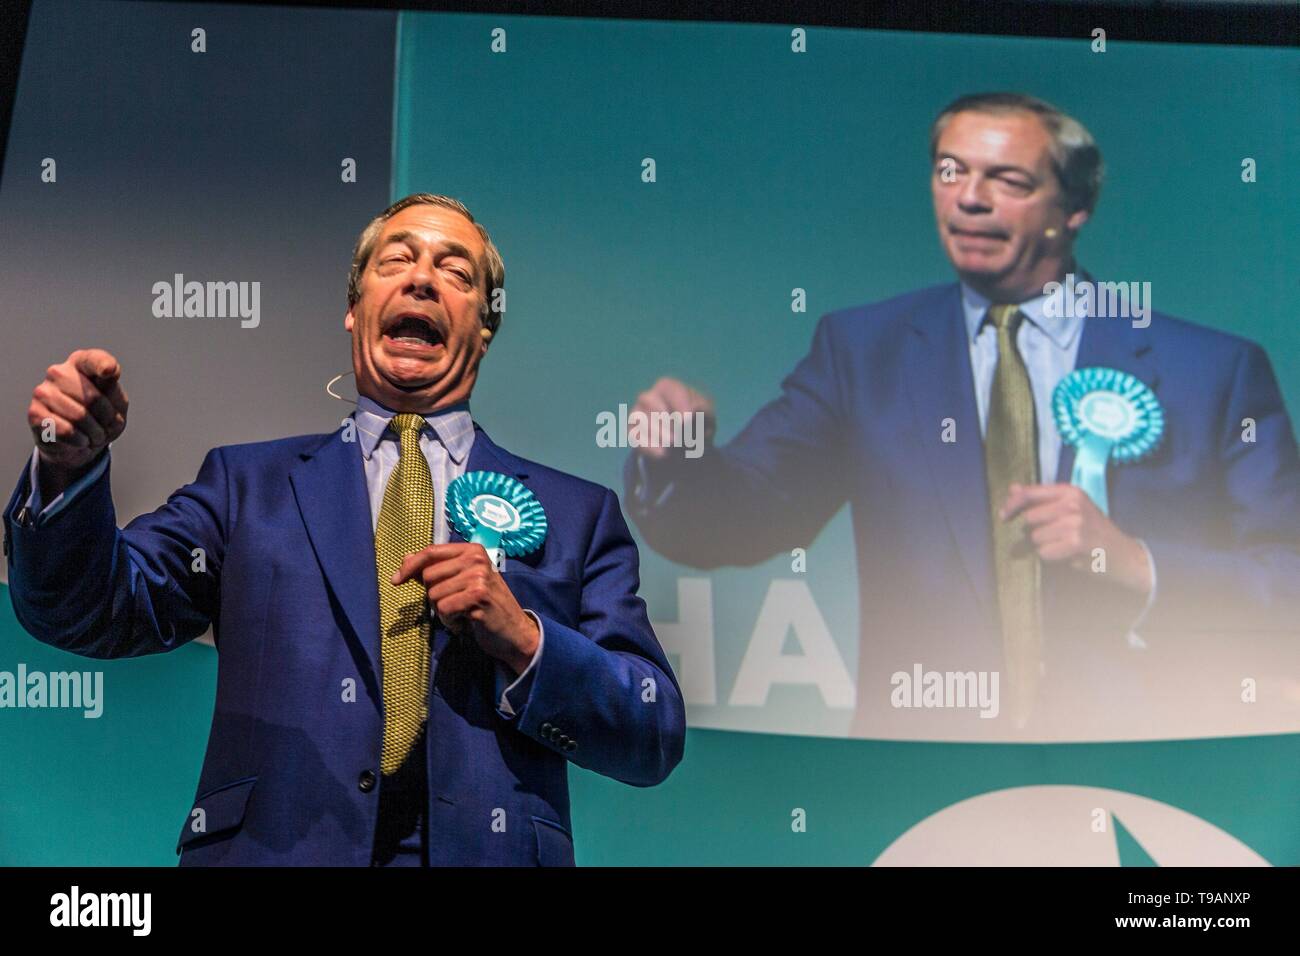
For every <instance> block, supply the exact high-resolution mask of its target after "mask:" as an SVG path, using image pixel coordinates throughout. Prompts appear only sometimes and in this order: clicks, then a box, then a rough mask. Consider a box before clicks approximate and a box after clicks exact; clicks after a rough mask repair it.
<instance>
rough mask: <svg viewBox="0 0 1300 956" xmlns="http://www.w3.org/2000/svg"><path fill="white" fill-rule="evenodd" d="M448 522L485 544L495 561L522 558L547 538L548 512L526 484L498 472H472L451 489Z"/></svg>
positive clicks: (464, 536)
mask: <svg viewBox="0 0 1300 956" xmlns="http://www.w3.org/2000/svg"><path fill="white" fill-rule="evenodd" d="M447 523H448V524H450V525H451V526H452V527H453V528H455V529H456V530H457V531H458V532H459V533H460V535H461V537H463V538H464V539H465V540H466V541H469V542H470V543H471V544H481V545H483V547H484V548H485V549H486V550H487V553H488V557H490V558H491V559H492V564H493V565H494V566H496V567H498V568H499V567H501V558H502V555H503V554H505V555H509V556H510V557H512V558H518V557H521V556H522V555H525V554H530V553H532V552H533V551H536V550H537V549H538V548H539V547H541V544H542V542H543V541H544V540H545V539H546V512H545V511H543V510H542V505H541V503H540V502H539V501H538V500H537V498H536V497H534V495H533V493H532V492H531V491H529V490H528V489H527V488H525V487H524V486H523V485H522V484H520V483H519V482H518V481H516V480H515V479H514V478H511V477H510V476H509V475H503V474H501V473H500V472H495V471H471V472H469V473H467V474H464V475H461V476H460V477H459V478H457V479H456V480H455V481H453V482H452V483H451V485H450V486H448V488H447Z"/></svg>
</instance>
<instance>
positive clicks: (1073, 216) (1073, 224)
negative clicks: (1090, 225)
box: [1065, 209, 1090, 232]
mask: <svg viewBox="0 0 1300 956" xmlns="http://www.w3.org/2000/svg"><path fill="white" fill-rule="evenodd" d="M1089 218H1090V215H1089V213H1088V210H1086V209H1076V210H1075V211H1074V212H1072V213H1070V215H1069V218H1067V219H1066V220H1065V228H1066V229H1069V230H1070V232H1078V231H1079V230H1080V229H1082V228H1083V224H1084V223H1085V222H1087V221H1088V219H1089Z"/></svg>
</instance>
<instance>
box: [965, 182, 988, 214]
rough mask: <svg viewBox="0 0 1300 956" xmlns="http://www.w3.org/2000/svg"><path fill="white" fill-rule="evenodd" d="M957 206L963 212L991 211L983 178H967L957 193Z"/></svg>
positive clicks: (986, 185)
mask: <svg viewBox="0 0 1300 956" xmlns="http://www.w3.org/2000/svg"><path fill="white" fill-rule="evenodd" d="M957 205H958V206H960V207H961V208H962V211H964V212H975V211H979V210H985V211H987V210H988V209H991V208H992V206H991V205H990V203H989V193H988V183H987V181H986V180H985V179H984V177H983V176H967V177H966V178H965V179H964V180H962V184H961V188H960V189H959V190H958V191H957Z"/></svg>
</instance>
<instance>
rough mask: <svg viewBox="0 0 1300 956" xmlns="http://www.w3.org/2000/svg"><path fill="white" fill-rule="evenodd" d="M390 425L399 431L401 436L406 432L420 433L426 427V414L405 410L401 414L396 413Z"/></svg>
mask: <svg viewBox="0 0 1300 956" xmlns="http://www.w3.org/2000/svg"><path fill="white" fill-rule="evenodd" d="M388 427H389V428H391V429H392V430H393V431H395V432H397V434H398V435H399V436H401V435H404V434H405V433H406V432H415V433H416V434H417V435H418V434H420V430H421V429H422V428H424V416H423V415H417V414H415V413H414V412H403V413H402V414H401V415H394V416H393V418H392V420H391V421H390V422H389V423H388Z"/></svg>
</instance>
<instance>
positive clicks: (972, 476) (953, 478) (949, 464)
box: [903, 283, 996, 612]
mask: <svg viewBox="0 0 1300 956" xmlns="http://www.w3.org/2000/svg"><path fill="white" fill-rule="evenodd" d="M909 324H910V325H911V328H912V333H913V334H912V336H911V339H910V340H909V341H908V343H907V344H906V345H905V346H904V350H903V362H904V368H905V370H906V375H905V380H906V381H907V383H908V392H909V394H910V396H911V400H912V407H913V412H914V414H915V419H916V421H915V427H916V428H917V429H918V433H919V434H920V436H921V443H922V444H923V445H924V447H925V451H926V455H927V458H928V460H929V464H930V472H931V474H932V475H933V476H934V478H935V482H934V492H935V495H936V497H937V499H938V502H939V505H940V507H941V509H942V510H943V514H944V517H945V519H946V521H947V523H948V527H949V529H950V531H951V532H952V536H953V540H954V542H955V543H956V545H957V549H958V551H959V552H960V554H961V558H962V563H963V565H964V566H965V568H966V573H967V576H968V577H969V579H970V584H971V587H972V589H973V591H974V594H975V598H976V600H977V601H978V602H979V604H980V606H981V607H983V608H984V609H985V611H986V612H987V611H993V610H994V606H993V600H994V599H993V595H994V594H995V593H996V592H995V587H994V579H993V568H992V563H991V556H990V530H989V505H988V482H987V480H986V478H985V475H984V443H983V440H982V438H981V436H980V422H979V409H978V407H977V406H976V404H975V379H974V376H973V374H972V373H971V367H970V346H969V343H968V340H967V337H966V326H965V322H964V319H963V316H962V308H961V287H960V285H958V284H956V283H954V284H953V285H952V286H951V287H949V288H948V289H947V290H946V291H945V292H944V294H943V298H942V300H941V302H940V303H939V305H938V307H937V308H928V309H926V310H925V311H918V312H916V313H914V314H913V315H912V316H911V317H910V319H909ZM947 418H951V419H953V421H954V422H955V424H956V441H953V442H945V441H944V440H943V434H942V430H943V424H942V423H943V421H944V419H947Z"/></svg>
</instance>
